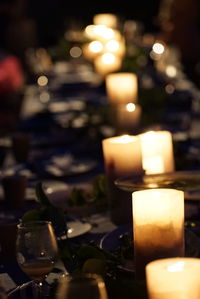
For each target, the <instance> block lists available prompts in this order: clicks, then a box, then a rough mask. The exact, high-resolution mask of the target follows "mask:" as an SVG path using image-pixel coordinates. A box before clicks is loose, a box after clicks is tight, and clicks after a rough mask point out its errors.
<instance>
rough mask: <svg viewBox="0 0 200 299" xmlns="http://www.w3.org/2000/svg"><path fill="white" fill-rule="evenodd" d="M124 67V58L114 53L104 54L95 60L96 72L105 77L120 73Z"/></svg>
mask: <svg viewBox="0 0 200 299" xmlns="http://www.w3.org/2000/svg"><path fill="white" fill-rule="evenodd" d="M121 65H122V58H121V57H119V56H116V55H114V54H113V53H109V52H107V53H104V54H102V55H99V56H98V57H97V58H95V60H94V68H95V71H96V72H97V73H98V74H99V75H101V76H102V77H105V76H106V75H107V74H109V73H112V72H115V71H118V70H119V69H120V68H121Z"/></svg>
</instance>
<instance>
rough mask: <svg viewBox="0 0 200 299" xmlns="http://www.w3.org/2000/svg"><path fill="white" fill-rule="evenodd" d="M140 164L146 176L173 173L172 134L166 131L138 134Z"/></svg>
mask: <svg viewBox="0 0 200 299" xmlns="http://www.w3.org/2000/svg"><path fill="white" fill-rule="evenodd" d="M140 140H141V148H142V164H143V168H144V170H145V173H146V174H156V173H166V172H173V171H174V154H173V140H172V134H171V133H170V132H168V131H149V132H146V133H143V134H140Z"/></svg>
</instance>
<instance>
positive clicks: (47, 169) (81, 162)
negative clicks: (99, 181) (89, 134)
mask: <svg viewBox="0 0 200 299" xmlns="http://www.w3.org/2000/svg"><path fill="white" fill-rule="evenodd" d="M96 166H97V163H96V161H94V160H91V159H76V158H74V157H73V156H71V155H68V154H67V155H63V156H52V158H51V159H49V160H46V161H43V162H42V163H41V162H40V163H38V165H37V171H38V172H39V173H42V174H43V175H48V176H51V177H57V178H61V177H66V176H74V175H79V174H83V173H86V172H89V171H91V170H93V169H94V168H95V167H96Z"/></svg>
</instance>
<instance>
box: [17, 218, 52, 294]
mask: <svg viewBox="0 0 200 299" xmlns="http://www.w3.org/2000/svg"><path fill="white" fill-rule="evenodd" d="M16 255H17V261H18V264H19V266H20V268H21V269H22V270H23V272H24V273H26V274H27V276H29V277H30V278H31V279H32V280H33V284H34V292H35V293H36V294H35V295H36V298H43V281H44V280H45V278H46V277H47V275H48V274H49V273H50V272H51V270H52V269H53V267H54V263H55V262H56V259H57V255H58V247H57V241H56V236H55V233H54V230H53V227H52V224H51V222H48V221H34V222H27V223H20V224H18V227H17V240H16Z"/></svg>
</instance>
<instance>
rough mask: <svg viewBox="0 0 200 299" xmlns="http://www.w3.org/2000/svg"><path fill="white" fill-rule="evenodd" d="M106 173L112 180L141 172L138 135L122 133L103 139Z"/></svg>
mask: <svg viewBox="0 0 200 299" xmlns="http://www.w3.org/2000/svg"><path fill="white" fill-rule="evenodd" d="M102 144H103V155H104V162H105V170H106V175H107V176H108V177H109V178H111V179H112V180H114V179H117V178H119V177H128V176H131V175H135V174H137V173H141V171H142V159H141V149H140V142H139V138H138V137H137V136H131V135H122V136H116V137H111V138H106V139H103V141H102Z"/></svg>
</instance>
